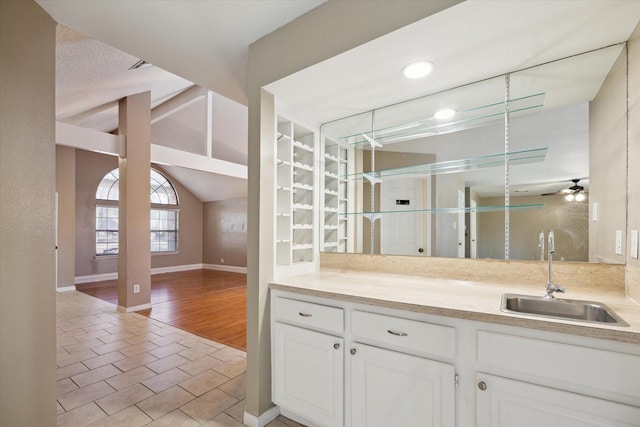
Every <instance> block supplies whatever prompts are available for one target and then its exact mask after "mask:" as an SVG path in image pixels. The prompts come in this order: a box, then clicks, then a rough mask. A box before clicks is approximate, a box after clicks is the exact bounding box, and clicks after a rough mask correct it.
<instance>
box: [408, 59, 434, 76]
mask: <svg viewBox="0 0 640 427" xmlns="http://www.w3.org/2000/svg"><path fill="white" fill-rule="evenodd" d="M432 70H433V64H432V63H431V62H429V61H418V62H414V63H411V64H409V65H407V66H406V67H404V68H403V69H402V74H404V76H405V77H406V78H408V79H419V78H421V77H424V76H426V75H427V74H429V73H430V72H431V71H432Z"/></svg>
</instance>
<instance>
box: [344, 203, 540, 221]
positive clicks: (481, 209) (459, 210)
mask: <svg viewBox="0 0 640 427" xmlns="http://www.w3.org/2000/svg"><path fill="white" fill-rule="evenodd" d="M543 207H544V203H530V204H524V205H510V206H477V207H475V208H471V207H465V208H432V209H408V210H397V211H395V210H394V211H378V212H346V213H345V212H341V213H339V214H338V215H342V216H345V215H362V216H364V217H366V218H369V217H373V218H374V220H375V219H379V218H380V217H381V216H382V215H388V214H405V213H425V214H427V213H430V214H460V213H470V212H477V213H481V212H500V211H504V210H505V209H509V210H510V211H511V210H525V209H540V208H543Z"/></svg>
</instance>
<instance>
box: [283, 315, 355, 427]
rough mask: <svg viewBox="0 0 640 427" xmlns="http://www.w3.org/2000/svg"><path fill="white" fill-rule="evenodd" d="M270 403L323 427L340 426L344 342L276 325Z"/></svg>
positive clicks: (328, 336)
mask: <svg viewBox="0 0 640 427" xmlns="http://www.w3.org/2000/svg"><path fill="white" fill-rule="evenodd" d="M272 339H273V341H274V345H273V401H274V402H275V403H276V404H278V405H280V406H281V407H283V408H290V409H291V411H295V413H297V414H298V415H299V416H301V417H304V418H305V419H307V420H310V421H312V422H315V423H317V424H318V425H321V426H326V427H334V426H335V427H338V426H342V425H343V375H344V374H343V366H344V364H343V359H344V346H343V340H342V338H339V337H334V336H331V335H328V334H324V333H321V332H315V331H312V330H309V329H305V328H301V327H298V326H292V325H288V324H285V323H280V322H276V323H275V325H274V328H273V337H272Z"/></svg>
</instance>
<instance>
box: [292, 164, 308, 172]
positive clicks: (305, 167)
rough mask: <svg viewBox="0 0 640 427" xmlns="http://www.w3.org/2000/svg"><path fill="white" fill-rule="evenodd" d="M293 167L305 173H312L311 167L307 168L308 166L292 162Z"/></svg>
mask: <svg viewBox="0 0 640 427" xmlns="http://www.w3.org/2000/svg"><path fill="white" fill-rule="evenodd" d="M293 167H294V168H298V169H302V170H305V171H307V172H313V166H309V165H307V164H304V163H299V162H293Z"/></svg>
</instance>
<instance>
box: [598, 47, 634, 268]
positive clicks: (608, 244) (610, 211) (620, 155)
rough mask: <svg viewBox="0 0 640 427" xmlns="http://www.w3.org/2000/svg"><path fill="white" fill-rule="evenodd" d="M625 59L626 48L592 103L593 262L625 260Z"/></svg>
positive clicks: (618, 261) (622, 261) (619, 261)
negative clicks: (618, 248) (618, 243)
mask: <svg viewBox="0 0 640 427" xmlns="http://www.w3.org/2000/svg"><path fill="white" fill-rule="evenodd" d="M626 59H627V58H626V54H625V51H623V52H622V54H621V55H620V57H619V58H618V60H617V61H616V63H615V65H614V66H613V68H612V69H611V71H610V72H609V75H608V76H607V78H606V79H605V81H604V83H603V84H602V87H601V88H600V91H599V92H598V94H597V95H596V97H595V99H594V100H593V101H592V102H591V103H590V105H589V202H590V203H591V206H593V203H594V202H596V203H598V220H597V221H593V218H592V220H591V221H589V237H590V241H589V261H592V262H602V261H605V262H612V263H624V262H625V260H626V258H625V255H624V252H623V254H621V255H616V254H615V238H616V234H615V233H616V230H621V231H622V235H623V239H624V238H625V230H626V226H627V224H626V218H627V215H626V214H627V212H626V210H625V209H624V208H622V207H623V206H625V205H626V203H627V188H626V187H627V186H626V181H627V111H626V108H627V99H626V97H627V87H626V84H627V78H626ZM636 78H637V76H636ZM622 247H623V248H625V247H626V245H624V244H623V246H622Z"/></svg>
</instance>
